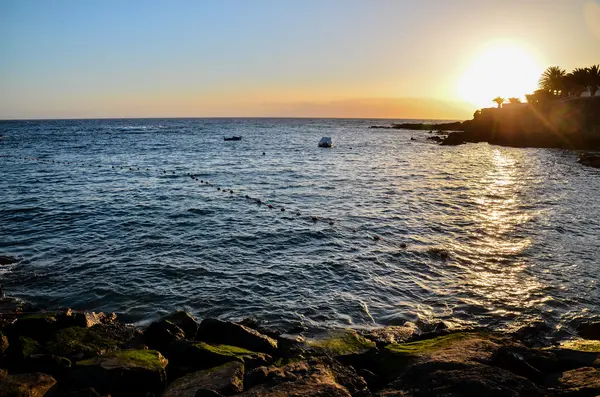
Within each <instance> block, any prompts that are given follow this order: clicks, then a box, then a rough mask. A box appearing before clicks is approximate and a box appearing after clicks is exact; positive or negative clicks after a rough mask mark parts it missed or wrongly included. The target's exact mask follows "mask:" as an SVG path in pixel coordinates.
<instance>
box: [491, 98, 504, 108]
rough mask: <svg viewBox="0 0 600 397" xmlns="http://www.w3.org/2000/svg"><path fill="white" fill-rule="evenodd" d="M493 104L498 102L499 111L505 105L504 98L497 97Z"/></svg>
mask: <svg viewBox="0 0 600 397" xmlns="http://www.w3.org/2000/svg"><path fill="white" fill-rule="evenodd" d="M492 102H496V103H497V104H498V109H500V108H501V107H502V104H503V103H504V98H502V97H499V96H497V97H496V98H494V99H492Z"/></svg>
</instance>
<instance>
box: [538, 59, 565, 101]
mask: <svg viewBox="0 0 600 397" xmlns="http://www.w3.org/2000/svg"><path fill="white" fill-rule="evenodd" d="M565 75H566V72H565V70H564V69H561V68H559V67H558V66H550V67H549V68H547V69H546V70H545V71H544V73H543V74H542V77H540V81H539V86H540V88H541V89H542V90H546V91H550V92H552V93H553V94H554V95H561V94H562V93H563V91H564V80H565Z"/></svg>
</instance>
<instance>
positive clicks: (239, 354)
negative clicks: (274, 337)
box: [165, 341, 271, 373]
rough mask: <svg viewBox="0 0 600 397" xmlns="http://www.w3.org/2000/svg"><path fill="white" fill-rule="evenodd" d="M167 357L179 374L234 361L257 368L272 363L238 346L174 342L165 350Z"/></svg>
mask: <svg viewBox="0 0 600 397" xmlns="http://www.w3.org/2000/svg"><path fill="white" fill-rule="evenodd" d="M165 355H166V357H167V358H168V359H169V362H170V363H171V365H170V366H169V370H171V368H172V367H173V368H174V367H178V368H179V370H178V372H179V373H187V372H192V371H195V370H199V369H208V368H213V367H218V366H220V365H223V364H226V363H228V362H232V361H238V362H241V363H244V364H246V365H247V366H248V367H251V368H253V367H257V366H260V365H264V364H266V363H268V362H270V361H271V357H270V356H269V355H267V354H264V353H259V352H252V351H250V350H246V349H242V348H240V347H236V346H229V345H211V344H208V343H204V342H189V341H174V342H172V343H171V344H170V345H169V346H168V348H167V349H166V350H165Z"/></svg>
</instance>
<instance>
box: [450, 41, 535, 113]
mask: <svg viewBox="0 0 600 397" xmlns="http://www.w3.org/2000/svg"><path fill="white" fill-rule="evenodd" d="M543 70H544V67H543V66H542V63H541V62H539V61H538V60H537V59H536V57H535V56H534V55H533V54H532V53H531V52H530V51H528V50H527V49H526V48H524V47H522V46H519V45H517V44H512V43H494V44H491V45H489V46H487V47H486V49H484V50H483V51H482V52H481V53H480V54H478V55H476V56H475V58H474V60H473V62H472V63H471V64H470V66H469V67H468V68H467V70H466V72H465V73H464V74H463V76H462V77H461V78H460V79H459V83H458V87H457V90H458V94H459V96H460V98H461V99H463V100H465V101H467V102H470V103H472V104H474V105H477V106H478V107H490V106H492V105H493V104H492V99H493V98H495V97H497V96H501V97H503V98H510V97H517V98H524V96H525V94H528V93H531V92H533V91H534V90H535V89H536V87H537V82H538V79H539V76H540V74H541V73H542V72H543Z"/></svg>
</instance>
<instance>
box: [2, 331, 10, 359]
mask: <svg viewBox="0 0 600 397" xmlns="http://www.w3.org/2000/svg"><path fill="white" fill-rule="evenodd" d="M8 346H9V345H8V338H7V337H6V335H4V334H3V333H2V331H0V356H1V355H3V354H4V352H6V349H8Z"/></svg>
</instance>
